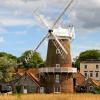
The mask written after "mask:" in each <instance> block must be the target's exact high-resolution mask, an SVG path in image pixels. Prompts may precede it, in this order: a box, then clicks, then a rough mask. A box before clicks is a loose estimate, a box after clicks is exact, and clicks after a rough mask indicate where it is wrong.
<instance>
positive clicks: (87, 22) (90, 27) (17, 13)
mask: <svg viewBox="0 0 100 100" xmlns="http://www.w3.org/2000/svg"><path fill="white" fill-rule="evenodd" d="M69 1H70V0H50V1H49V0H0V52H2V51H3V52H8V53H11V54H13V55H15V56H17V57H19V56H21V54H22V53H23V52H24V51H26V50H29V49H34V47H35V46H36V45H37V44H38V42H39V41H40V40H41V39H42V37H43V36H44V35H45V34H46V33H47V28H46V27H45V26H44V25H43V23H41V21H40V20H39V19H38V17H37V18H36V16H35V15H34V10H35V9H36V8H39V10H37V13H38V14H39V15H40V16H42V17H43V18H44V19H45V20H46V21H47V23H48V24H49V25H52V23H53V22H54V21H55V19H56V18H57V16H59V14H60V12H61V11H62V10H63V9H64V6H65V4H66V3H68V2H69ZM94 5H95V6H94ZM99 11H100V1H99V0H87V2H85V1H84V0H82V1H80V0H75V2H74V3H73V4H72V6H71V7H70V9H69V10H68V11H67V12H66V14H65V15H64V16H63V18H62V19H61V21H63V23H62V24H61V25H63V26H64V27H66V26H67V25H68V24H73V25H74V26H75V30H76V38H75V40H73V41H72V43H71V52H72V57H73V58H74V57H76V56H78V55H79V53H80V52H82V51H85V50H88V49H100V39H99V38H100V19H99V18H100V14H99ZM46 50H47V40H46V41H44V43H43V44H42V45H41V47H40V48H39V49H38V52H40V53H41V55H42V57H43V58H44V59H45V57H46Z"/></svg>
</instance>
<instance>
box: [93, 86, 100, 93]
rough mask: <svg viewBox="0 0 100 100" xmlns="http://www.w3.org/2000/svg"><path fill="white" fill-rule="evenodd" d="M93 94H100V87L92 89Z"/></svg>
mask: <svg viewBox="0 0 100 100" xmlns="http://www.w3.org/2000/svg"><path fill="white" fill-rule="evenodd" d="M92 93H94V94H100V87H94V88H93V89H92Z"/></svg>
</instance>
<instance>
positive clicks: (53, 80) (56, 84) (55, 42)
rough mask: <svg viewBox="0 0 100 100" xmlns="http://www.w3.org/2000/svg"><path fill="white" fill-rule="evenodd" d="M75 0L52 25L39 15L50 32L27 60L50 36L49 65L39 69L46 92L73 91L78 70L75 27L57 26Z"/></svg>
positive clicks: (28, 58)
mask: <svg viewBox="0 0 100 100" xmlns="http://www.w3.org/2000/svg"><path fill="white" fill-rule="evenodd" d="M73 2H74V0H71V1H70V2H69V3H68V5H67V6H66V7H65V9H64V10H63V12H62V13H61V14H60V16H59V17H58V18H57V19H56V21H55V22H54V24H53V25H52V27H50V26H49V25H48V24H47V23H46V21H45V20H43V19H42V18H41V16H39V17H40V19H41V21H42V22H43V23H44V24H45V26H46V27H47V28H48V32H47V34H46V35H45V37H43V39H42V40H41V41H40V43H39V44H38V45H37V46H36V48H35V49H34V50H33V51H31V52H30V54H29V55H28V57H27V58H25V62H28V61H29V60H30V59H31V58H32V56H33V55H34V52H36V50H37V49H38V48H39V47H40V45H41V44H42V43H43V42H44V40H45V39H46V38H48V40H49V41H48V51H47V59H46V66H47V67H46V68H40V69H39V76H40V83H41V87H42V88H41V89H42V91H44V92H49V93H52V92H63V93H66V92H73V78H72V75H73V73H75V72H76V69H75V68H72V62H71V54H70V41H71V40H72V39H73V38H74V36H75V35H74V27H73V26H70V27H68V28H67V29H64V28H62V27H59V28H55V27H56V25H57V23H58V22H59V20H60V19H61V17H62V16H63V15H64V14H65V12H66V10H67V9H68V8H69V7H70V6H71V4H72V3H73ZM41 89H40V90H41Z"/></svg>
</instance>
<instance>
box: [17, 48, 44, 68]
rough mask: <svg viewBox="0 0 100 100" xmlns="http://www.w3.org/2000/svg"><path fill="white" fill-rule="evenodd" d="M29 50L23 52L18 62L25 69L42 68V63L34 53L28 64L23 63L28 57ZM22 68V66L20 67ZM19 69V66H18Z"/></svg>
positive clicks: (37, 54) (39, 57)
mask: <svg viewBox="0 0 100 100" xmlns="http://www.w3.org/2000/svg"><path fill="white" fill-rule="evenodd" d="M30 52H31V50H28V51H25V52H24V53H23V54H22V56H21V57H19V58H18V62H22V63H23V66H24V67H25V68H38V67H43V66H44V61H43V59H42V58H41V56H40V54H39V53H38V52H34V54H33V56H32V57H31V59H30V61H29V62H25V58H27V56H29V54H30ZM21 66H22V65H21ZM19 67H20V66H19Z"/></svg>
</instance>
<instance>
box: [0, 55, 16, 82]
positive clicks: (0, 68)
mask: <svg viewBox="0 0 100 100" xmlns="http://www.w3.org/2000/svg"><path fill="white" fill-rule="evenodd" d="M15 68H16V61H15V60H13V59H11V58H8V57H6V56H4V57H0V80H1V81H3V82H9V81H11V80H12V75H13V73H14V72H15Z"/></svg>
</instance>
